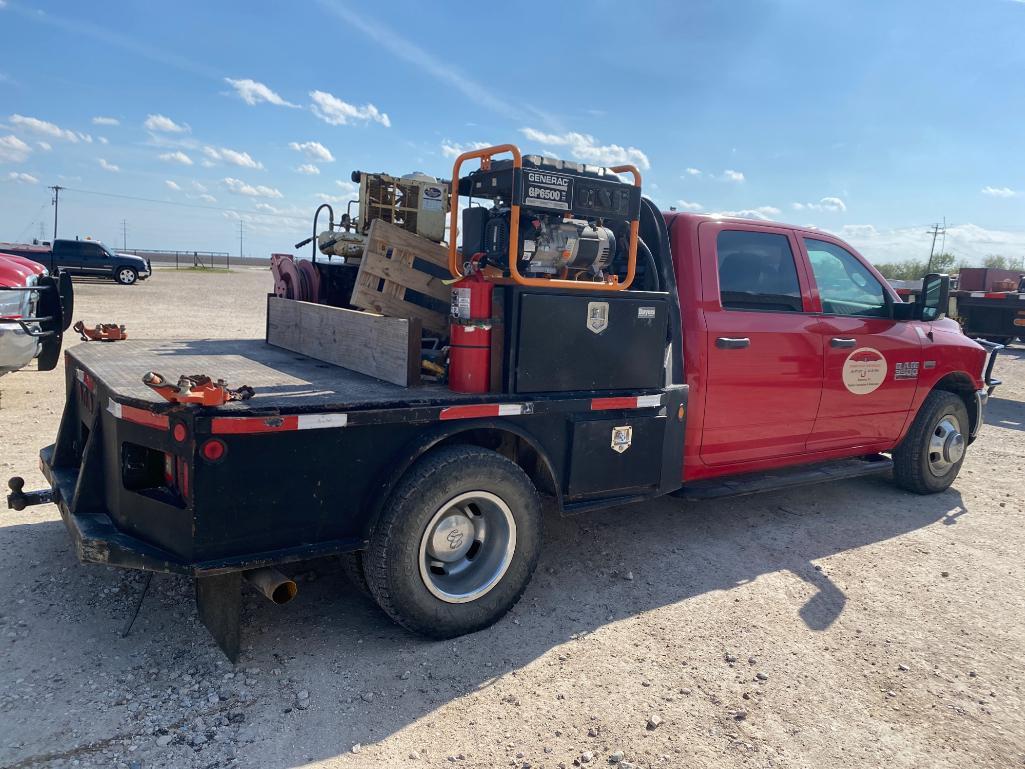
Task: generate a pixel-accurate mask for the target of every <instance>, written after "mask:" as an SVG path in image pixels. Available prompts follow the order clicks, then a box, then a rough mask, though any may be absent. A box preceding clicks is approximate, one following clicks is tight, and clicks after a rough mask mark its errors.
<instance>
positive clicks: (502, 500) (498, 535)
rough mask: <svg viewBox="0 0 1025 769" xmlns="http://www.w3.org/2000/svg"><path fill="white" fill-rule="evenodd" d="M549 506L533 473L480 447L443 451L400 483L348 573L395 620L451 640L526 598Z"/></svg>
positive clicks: (345, 563) (350, 558) (346, 561)
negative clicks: (543, 511)
mask: <svg viewBox="0 0 1025 769" xmlns="http://www.w3.org/2000/svg"><path fill="white" fill-rule="evenodd" d="M541 525H542V524H541V501H540V498H539V496H538V493H537V490H536V489H535V487H534V485H533V483H531V481H530V478H528V477H527V475H526V473H524V472H523V470H522V469H521V468H520V467H519V466H518V465H516V464H515V463H514V462H512V461H511V460H509V459H507V458H505V457H504V456H502V455H501V454H498V453H496V452H494V451H489V450H487V449H482V448H479V447H477V446H467V445H453V446H444V447H442V448H440V449H437V450H435V451H432V452H431V453H430V454H427V455H426V456H424V457H423V458H421V459H420V460H419V461H418V462H417V463H416V464H415V465H414V466H413V467H412V468H411V469H410V470H409V472H407V473H406V475H405V476H404V477H403V478H402V480H401V481H399V484H398V486H397V487H396V488H395V490H394V491H393V492H392V495H391V497H390V498H389V501H388V503H387V507H386V508H385V510H384V512H383V513H382V516H381V519H380V521H379V522H378V525H377V527H376V528H375V531H374V534H373V537H372V538H371V541H370V546H369V547H368V548H367V550H365V551H363V552H361V553H357V554H352V555H349V556H346V557H345V558H344V559H343V566H344V567H345V570H346V572H347V573H348V575H349V577H350V579H352V580H353V582H354V583H355V584H356V586H357V587H365V589H366V591H367V592H369V594H370V595H371V596H372V597H373V598H374V600H375V601H376V602H377V604H378V605H379V606H380V607H381V608H382V609H383V610H384V612H385V613H386V614H388V616H389V617H391V618H392V619H393V620H395V621H396V622H398V623H399V624H400V625H402V626H403V627H406V628H408V629H409V630H412V631H414V632H416V633H420V634H423V635H427V636H431V637H435V638H451V637H454V636H458V635H463V634H464V633H472V632H474V631H477V630H481V629H483V628H485V627H487V626H489V625H491V624H493V623H494V622H496V621H497V620H498V619H499V618H501V617H502V616H503V615H504V614H505V613H506V612H508V611H509V609H511V608H512V607H513V606H514V605H515V604H516V602H517V601H518V600H519V599H520V596H522V595H523V592H524V590H526V588H527V584H528V583H529V581H530V578H531V575H532V574H533V572H534V569H535V567H536V566H537V559H538V556H539V555H540V552H541Z"/></svg>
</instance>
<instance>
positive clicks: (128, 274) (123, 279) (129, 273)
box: [114, 267, 139, 286]
mask: <svg viewBox="0 0 1025 769" xmlns="http://www.w3.org/2000/svg"><path fill="white" fill-rule="evenodd" d="M138 279H139V273H137V272H136V271H135V268H134V267H118V268H117V270H116V271H115V272H114V280H116V281H117V282H118V283H120V284H121V285H122V286H130V285H132V284H133V283H135V281H137V280H138Z"/></svg>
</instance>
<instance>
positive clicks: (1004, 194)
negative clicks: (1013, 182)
mask: <svg viewBox="0 0 1025 769" xmlns="http://www.w3.org/2000/svg"><path fill="white" fill-rule="evenodd" d="M1022 2H1025V0H1022ZM982 194H983V195H989V196H990V197H991V198H1013V197H1014V196H1015V195H1017V194H1018V192H1017V190H1012V189H1011V188H1010V187H988V186H987V187H983V188H982Z"/></svg>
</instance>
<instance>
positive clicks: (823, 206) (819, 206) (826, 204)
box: [791, 196, 847, 213]
mask: <svg viewBox="0 0 1025 769" xmlns="http://www.w3.org/2000/svg"><path fill="white" fill-rule="evenodd" d="M791 206H792V207H793V209H794V210H795V211H827V212H830V213H843V212H844V211H846V210H847V204H846V203H844V202H843V199H841V198H838V197H834V196H828V197H824V198H820V199H819V202H818V203H792V204H791Z"/></svg>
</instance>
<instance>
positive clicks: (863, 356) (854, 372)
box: [843, 347, 886, 395]
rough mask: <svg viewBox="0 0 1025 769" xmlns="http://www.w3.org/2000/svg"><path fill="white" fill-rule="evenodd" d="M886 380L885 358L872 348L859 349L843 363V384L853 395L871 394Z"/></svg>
mask: <svg viewBox="0 0 1025 769" xmlns="http://www.w3.org/2000/svg"><path fill="white" fill-rule="evenodd" d="M885 379H886V358H884V357H883V354H882V353H881V352H879V350H877V349H875V348H874V347H859V348H858V349H857V350H855V351H854V352H852V353H851V354H850V355H848V356H847V360H845V361H844V362H843V384H844V387H846V388H847V389H848V390H849V391H850V392H852V393H854V394H855V395H867V394H868V393H870V392H873V391H874V390H875V389H876V388H877V387H879V385H881V384H882V383H883V381H884V380H885Z"/></svg>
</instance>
